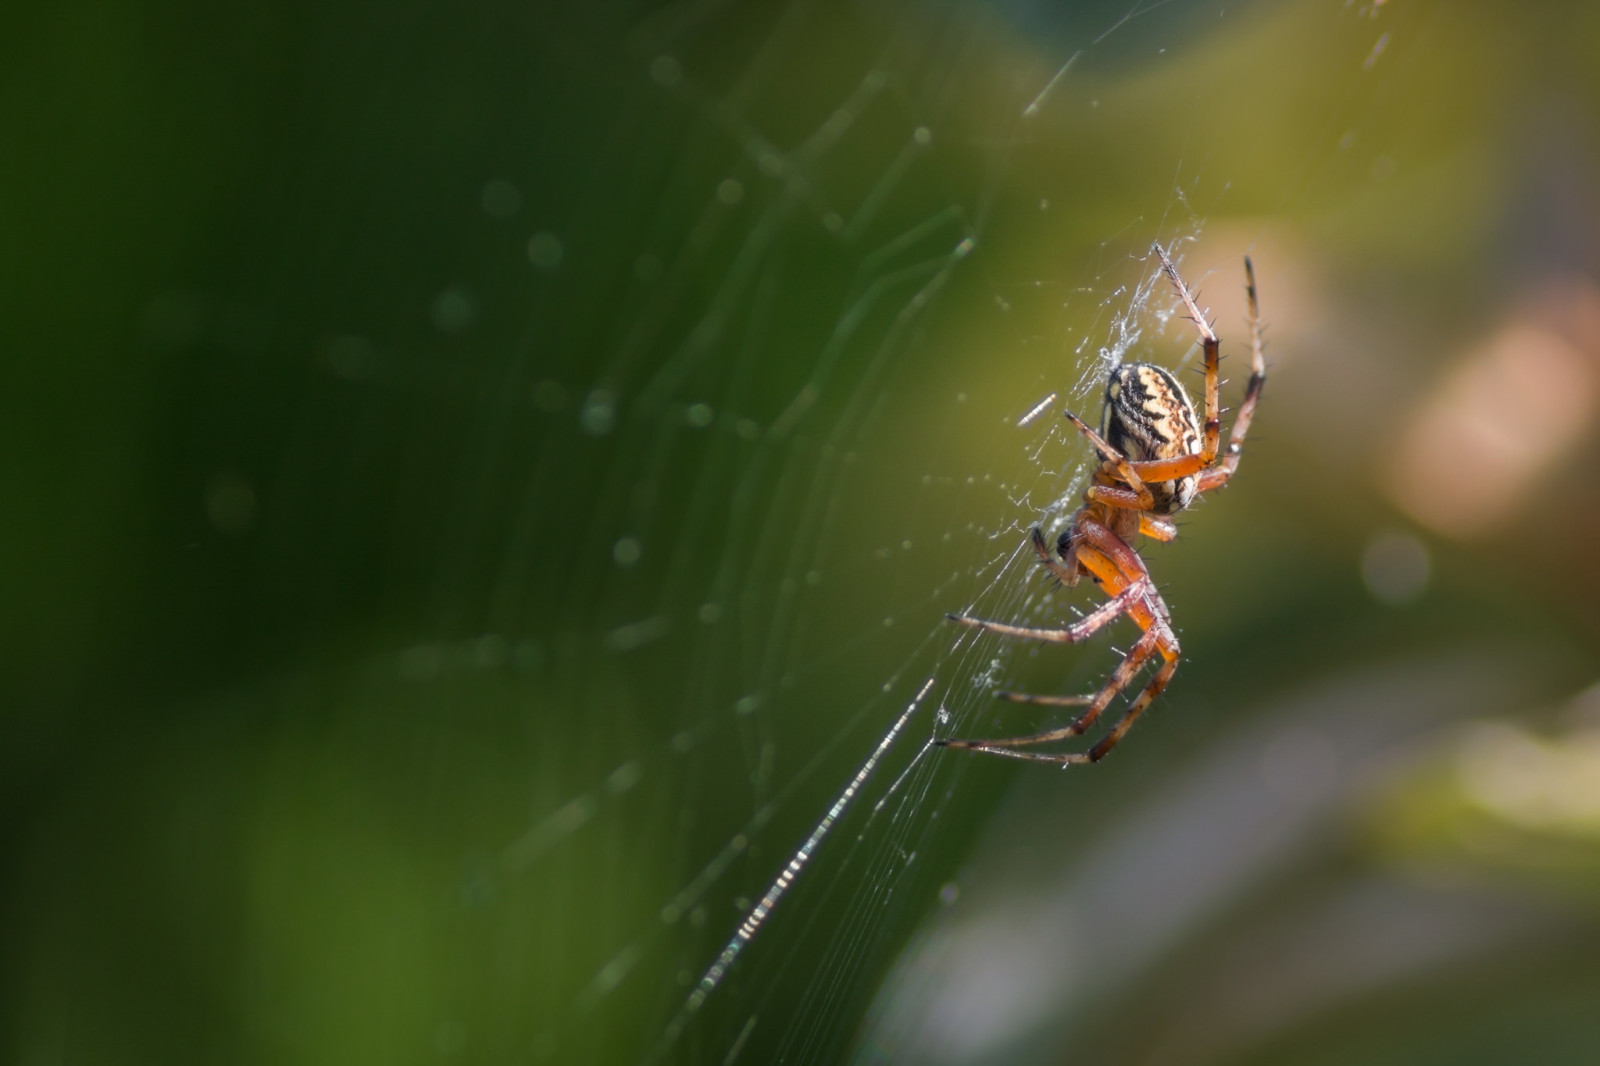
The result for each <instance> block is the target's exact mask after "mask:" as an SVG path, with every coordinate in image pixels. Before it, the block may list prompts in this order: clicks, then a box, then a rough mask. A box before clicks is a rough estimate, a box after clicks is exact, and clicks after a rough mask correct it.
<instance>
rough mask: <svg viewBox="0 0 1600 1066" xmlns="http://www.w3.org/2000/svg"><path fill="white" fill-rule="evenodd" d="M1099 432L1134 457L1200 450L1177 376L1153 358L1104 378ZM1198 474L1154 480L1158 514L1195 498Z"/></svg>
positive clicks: (1162, 456)
mask: <svg viewBox="0 0 1600 1066" xmlns="http://www.w3.org/2000/svg"><path fill="white" fill-rule="evenodd" d="M1100 435H1101V436H1102V437H1104V438H1105V439H1106V441H1107V443H1109V444H1110V445H1111V446H1112V447H1113V448H1115V449H1117V450H1118V451H1119V452H1121V453H1122V454H1123V455H1125V456H1127V457H1128V458H1129V459H1131V460H1133V461H1134V462H1136V463H1137V462H1144V461H1147V460H1150V459H1177V458H1179V457H1180V456H1185V455H1194V454H1197V453H1198V452H1199V451H1200V424H1199V421H1198V420H1197V419H1196V418H1195V416H1194V405H1193V404H1191V403H1190V402H1189V396H1188V394H1187V393H1185V392H1184V391H1183V386H1182V385H1180V384H1178V379H1177V378H1175V377H1173V376H1172V375H1171V374H1170V373H1168V372H1167V371H1165V370H1163V369H1162V368H1161V367H1159V366H1154V365H1152V364H1150V363H1124V364H1123V365H1122V366H1119V367H1117V368H1116V369H1115V370H1113V371H1112V372H1111V377H1110V380H1108V381H1107V382H1106V412H1105V419H1104V421H1103V423H1102V425H1101V430H1100ZM1197 484H1198V476H1197V475H1191V476H1189V477H1185V478H1178V479H1177V480H1175V481H1159V482H1151V483H1150V491H1151V493H1152V494H1153V495H1154V496H1155V498H1156V505H1155V507H1154V508H1152V510H1153V511H1154V513H1156V514H1162V515H1168V514H1175V513H1177V512H1178V511H1181V510H1183V509H1184V508H1185V507H1187V506H1189V502H1190V501H1191V500H1193V499H1194V492H1195V487H1196V485H1197Z"/></svg>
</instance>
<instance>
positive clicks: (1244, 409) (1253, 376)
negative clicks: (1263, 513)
mask: <svg viewBox="0 0 1600 1066" xmlns="http://www.w3.org/2000/svg"><path fill="white" fill-rule="evenodd" d="M1244 276H1245V292H1246V293H1247V294H1248V295H1249V298H1250V383H1249V384H1248V385H1246V386H1245V388H1244V402H1243V403H1241V404H1240V405H1239V413H1238V414H1236V415H1234V416H1233V431H1232V432H1231V433H1229V434H1228V446H1227V447H1226V448H1224V449H1223V451H1222V461H1221V462H1219V463H1217V465H1216V466H1214V467H1212V468H1211V469H1210V470H1207V471H1206V472H1205V473H1203V474H1201V475H1200V483H1199V484H1198V485H1197V486H1195V491H1196V493H1201V492H1205V491H1207V490H1208V489H1214V488H1219V487H1221V486H1223V485H1226V484H1227V483H1228V479H1229V478H1230V477H1232V476H1233V472H1234V471H1235V470H1237V469H1238V468H1239V454H1240V453H1241V452H1242V451H1243V450H1244V436H1245V434H1246V433H1248V432H1250V420H1251V419H1252V418H1254V417H1255V413H1256V401H1257V400H1259V399H1260V398H1261V388H1262V386H1264V385H1265V384H1266V383H1267V360H1266V356H1265V354H1264V352H1263V351H1262V347H1261V308H1260V307H1259V306H1258V305H1257V303H1256V271H1255V267H1253V266H1252V265H1251V264H1250V258H1249V256H1246V257H1245V261H1244Z"/></svg>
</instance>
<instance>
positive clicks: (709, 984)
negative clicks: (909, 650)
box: [652, 677, 934, 1058]
mask: <svg viewBox="0 0 1600 1066" xmlns="http://www.w3.org/2000/svg"><path fill="white" fill-rule="evenodd" d="M933 681H934V679H933V678H931V677H930V678H928V680H926V681H924V682H923V683H922V688H920V689H918V690H917V694H916V695H915V696H913V697H912V698H911V702H910V703H908V704H906V709H905V710H904V711H901V712H900V717H899V718H897V719H896V720H895V723H894V725H892V726H891V727H890V728H889V731H888V732H887V733H885V734H884V735H883V739H882V740H880V741H879V742H878V746H877V748H875V749H874V750H873V752H872V754H871V755H869V756H868V757H867V761H866V762H864V763H862V764H861V768H860V769H859V770H857V771H856V775H855V777H853V778H851V779H850V783H849V784H848V785H846V786H845V789H844V791H843V792H841V793H839V798H838V799H836V800H834V801H833V806H832V807H830V808H828V813H827V814H825V815H823V816H822V821H820V822H818V823H817V827H816V828H815V829H813V830H812V831H811V835H810V836H809V837H807V838H806V842H805V843H804V844H801V845H800V849H799V850H798V851H796V852H795V853H794V857H793V858H791V859H790V860H789V863H788V865H787V866H785V867H784V868H783V871H782V872H781V873H779V874H778V876H777V878H776V879H774V880H773V882H772V884H771V885H770V886H769V887H768V888H767V891H766V894H765V895H763V896H762V897H761V902H760V903H757V904H756V905H755V906H754V907H753V908H751V910H750V913H749V914H747V915H745V919H744V921H743V922H740V923H739V928H738V929H737V930H736V931H735V932H734V934H733V939H731V940H729V941H728V946H727V947H725V948H723V949H722V954H720V955H718V956H717V961H715V962H713V963H712V964H711V966H710V968H709V969H707V970H706V972H705V976H704V977H702V978H700V983H699V984H698V985H697V986H696V987H695V990H694V991H693V992H691V993H689V998H688V999H687V1000H685V1001H684V1004H683V1006H682V1007H681V1008H680V1009H679V1010H678V1014H677V1016H676V1017H674V1018H673V1019H672V1023H671V1024H670V1025H668V1026H667V1031H666V1033H665V1035H664V1036H663V1038H662V1044H663V1045H666V1044H670V1043H671V1042H672V1041H673V1040H674V1039H676V1038H677V1035H678V1033H679V1032H681V1031H682V1029H683V1026H684V1024H685V1023H686V1022H687V1021H688V1018H689V1015H691V1014H693V1013H694V1012H695V1011H697V1010H699V1009H700V1006H701V1004H703V1003H705V1001H706V997H707V996H709V995H710V994H711V993H712V992H714V991H716V988H717V986H718V985H719V984H721V983H722V979H723V977H725V976H726V975H727V973H728V969H729V967H731V966H732V965H733V962H734V960H735V959H737V958H738V957H739V953H740V952H741V951H743V950H744V948H745V945H746V944H748V943H750V941H751V940H752V939H754V938H755V935H756V933H758V932H759V931H760V930H761V926H762V924H763V923H765V922H766V920H767V918H768V916H770V915H771V914H772V910H773V908H774V907H776V906H777V905H778V901H779V900H781V899H782V898H783V896H784V893H786V892H788V891H789V888H790V886H792V885H793V884H794V882H795V879H796V878H797V877H799V876H800V871H801V870H803V869H804V868H805V865H806V863H807V862H808V861H810V859H811V856H812V853H813V852H815V851H816V849H817V846H818V845H819V844H821V843H822V840H823V838H824V837H826V836H827V835H828V833H829V832H830V831H831V830H832V829H833V827H834V825H835V824H837V822H838V821H839V819H840V817H842V816H843V815H844V812H845V810H846V809H848V808H849V806H850V804H851V802H852V801H853V800H854V799H855V798H856V794H857V793H858V792H860V791H861V786H862V785H864V784H866V783H867V778H869V777H871V776H872V772H873V771H874V770H876V769H877V768H878V763H879V762H880V761H881V760H882V759H883V756H884V754H885V753H887V752H888V750H889V746H890V745H892V744H893V743H894V741H895V738H896V737H898V736H899V735H900V731H901V730H902V729H904V728H905V724H906V723H907V722H908V721H910V720H911V715H912V714H913V713H914V712H915V711H916V709H917V706H918V705H919V704H921V703H922V700H923V698H924V697H926V696H927V695H928V691H929V690H930V689H932V688H933ZM658 1050H659V1049H658ZM654 1057H655V1056H652V1058H654Z"/></svg>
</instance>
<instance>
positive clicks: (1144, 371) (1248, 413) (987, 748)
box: [938, 244, 1267, 766]
mask: <svg viewBox="0 0 1600 1066" xmlns="http://www.w3.org/2000/svg"><path fill="white" fill-rule="evenodd" d="M1153 248H1154V250H1155V253H1156V255H1157V256H1159V257H1160V259H1161V267H1162V269H1163V270H1164V271H1166V274H1167V277H1168V278H1169V279H1170V280H1171V281H1172V285H1173V288H1174V289H1176V290H1177V293H1178V297H1179V300H1180V301H1181V303H1182V305H1183V309H1184V313H1185V315H1186V316H1187V317H1188V319H1189V321H1190V322H1191V323H1193V324H1194V327H1195V329H1196V330H1197V331H1198V332H1199V334H1200V343H1201V347H1202V348H1203V349H1204V352H1205V418H1204V421H1203V422H1202V421H1201V420H1200V419H1199V418H1197V417H1196V415H1195V409H1194V404H1193V403H1191V402H1190V400H1189V397H1188V394H1187V393H1185V392H1184V390H1183V386H1182V385H1180V384H1179V383H1178V379H1177V378H1175V377H1174V376H1173V375H1172V374H1171V373H1169V372H1168V371H1166V370H1164V369H1162V368H1161V367H1158V366H1155V365H1154V364H1151V363H1125V364H1123V365H1121V366H1118V367H1115V368H1114V369H1113V370H1112V371H1111V373H1110V375H1109V376H1108V378H1107V381H1106V392H1105V413H1104V416H1103V418H1102V419H1101V423H1100V426H1101V429H1100V432H1099V433H1096V432H1095V431H1094V430H1092V429H1090V428H1089V426H1088V425H1086V424H1085V423H1084V422H1083V420H1082V419H1080V418H1078V417H1077V416H1076V415H1074V414H1072V413H1071V412H1070V411H1069V412H1066V417H1067V418H1068V420H1070V421H1071V422H1072V423H1073V425H1075V426H1076V427H1077V428H1078V431H1079V432H1080V433H1082V434H1083V436H1084V437H1086V438H1088V440H1089V442H1090V443H1091V444H1092V445H1093V446H1094V447H1095V449H1096V450H1097V451H1098V452H1099V453H1100V455H1101V458H1102V459H1103V462H1101V464H1100V466H1099V467H1098V468H1096V470H1095V472H1094V475H1093V477H1092V478H1091V479H1090V483H1089V487H1088V489H1087V490H1085V492H1084V503H1083V506H1082V507H1080V508H1079V509H1078V511H1077V512H1076V513H1075V514H1074V515H1073V516H1072V520H1071V522H1070V523H1069V524H1068V526H1067V528H1066V529H1065V530H1063V531H1062V533H1061V535H1060V537H1059V538H1058V539H1057V541H1056V544H1055V546H1054V548H1053V549H1052V548H1051V547H1050V546H1049V545H1047V543H1046V541H1045V536H1044V532H1043V531H1042V530H1040V529H1037V528H1035V529H1034V530H1033V534H1032V537H1031V540H1032V543H1033V549H1034V552H1035V553H1036V554H1037V555H1038V556H1039V561H1040V563H1042V564H1043V566H1044V567H1045V569H1046V570H1048V571H1049V572H1050V573H1051V574H1053V575H1054V576H1055V577H1056V578H1057V579H1058V580H1060V581H1061V582H1062V583H1063V584H1066V585H1075V584H1077V582H1078V578H1079V577H1080V576H1082V575H1083V574H1085V573H1087V574H1088V575H1089V576H1090V577H1091V578H1092V579H1093V580H1094V581H1095V583H1096V584H1098V585H1099V586H1100V588H1101V589H1102V590H1104V591H1105V592H1106V594H1107V595H1108V596H1109V597H1110V598H1109V599H1107V601H1106V602H1105V603H1103V604H1101V605H1100V606H1099V607H1096V608H1095V609H1094V610H1092V611H1090V612H1089V613H1088V614H1086V615H1084V616H1083V617H1082V618H1080V619H1079V620H1078V621H1076V622H1073V623H1071V624H1070V625H1067V626H1064V627H1062V628H1059V629H1047V628H1039V627H1035V626H1020V625H1013V624H1011V623H1007V622H996V621H989V620H987V619H982V618H976V617H973V616H972V615H969V614H965V613H963V614H953V615H950V616H949V617H950V618H951V619H952V620H953V621H956V622H959V623H961V624H962V625H965V626H969V627H971V628H973V629H977V630H980V631H984V632H989V633H994V634H997V635H999V636H1006V637H1016V638H1022V639H1030V640H1043V641H1049V642H1052V643H1057V644H1076V643H1078V642H1080V641H1083V640H1087V639H1088V638H1089V637H1090V636H1092V635H1093V634H1094V633H1096V632H1097V631H1098V630H1100V629H1101V628H1103V627H1104V626H1106V625H1108V624H1109V623H1111V622H1112V621H1115V620H1116V619H1117V618H1119V617H1121V616H1122V615H1124V614H1126V615H1127V616H1128V617H1129V618H1131V619H1132V620H1133V622H1134V624H1135V625H1137V626H1138V627H1139V629H1140V630H1141V634H1140V636H1139V639H1138V640H1137V641H1136V642H1135V643H1134V644H1133V646H1132V647H1131V648H1129V649H1128V653H1127V655H1126V656H1125V657H1124V658H1123V660H1122V662H1121V663H1119V664H1118V665H1117V667H1116V669H1115V670H1113V671H1112V673H1111V677H1110V678H1108V679H1107V680H1106V682H1105V684H1104V685H1103V686H1102V687H1101V689H1100V691H1099V692H1097V693H1095V694H1094V695H1093V696H1035V695H1029V694H1027V693H1018V692H1002V693H1000V695H1001V696H1002V697H1004V698H1006V699H1009V700H1011V701H1013V702H1016V703H1032V704H1041V705H1045V706H1056V707H1062V706H1074V707H1084V708H1085V709H1084V710H1083V711H1082V712H1081V713H1080V714H1079V715H1078V716H1077V718H1075V719H1074V720H1073V721H1072V722H1070V723H1068V724H1067V725H1065V726H1062V727H1060V728H1057V729H1052V730H1048V731H1046V732H1043V733H1035V734H1031V735H1028V736H1021V737H997V738H993V739H989V740H949V739H947V740H940V741H939V742H938V743H939V744H940V745H941V746H943V747H951V748H966V749H969V750H971V751H981V752H987V753H989V754H992V755H1005V756H1008V757H1010V758H1014V759H1027V760H1030V761H1033V762H1046V763H1055V764H1057V765H1061V766H1071V765H1075V764H1079V763H1088V762H1098V761H1099V760H1100V759H1102V758H1104V757H1105V755H1106V754H1107V753H1108V752H1109V751H1111V749H1112V748H1114V747H1115V746H1116V745H1117V742H1118V741H1119V740H1121V739H1122V737H1123V736H1124V735H1125V734H1126V733H1127V732H1128V730H1129V729H1130V728H1131V727H1132V726H1133V723H1134V722H1135V721H1137V720H1138V718H1139V716H1140V715H1141V714H1143V713H1144V710H1145V708H1147V707H1148V706H1149V705H1150V703H1151V701H1153V700H1154V699H1155V698H1156V696H1157V695H1159V694H1160V693H1161V691H1162V689H1164V688H1166V686H1167V683H1168V682H1169V681H1171V680H1172V675H1173V673H1174V672H1175V671H1176V670H1177V668H1178V658H1179V646H1178V638H1177V635H1176V634H1175V633H1174V632H1173V629H1172V614H1171V612H1170V611H1169V610H1168V609H1167V604H1166V601H1165V600H1163V599H1162V598H1161V594H1160V593H1159V592H1157V591H1156V588H1155V585H1154V583H1153V582H1152V581H1151V580H1150V572H1149V570H1147V569H1146V568H1145V565H1144V561H1143V560H1142V559H1141V558H1140V557H1139V554H1138V552H1136V551H1134V549H1133V546H1132V545H1133V543H1134V542H1135V541H1137V539H1138V537H1139V536H1140V535H1141V534H1142V535H1144V536H1147V537H1150V538H1152V539H1154V540H1159V541H1168V540H1171V539H1172V538H1173V537H1175V536H1177V535H1178V527H1177V526H1176V525H1174V524H1173V523H1172V521H1171V520H1170V518H1169V517H1168V516H1170V515H1174V514H1177V513H1178V512H1179V511H1181V510H1183V509H1184V508H1185V507H1188V506H1189V505H1190V504H1191V503H1193V502H1194V500H1195V499H1196V498H1197V497H1198V496H1200V495H1201V494H1202V493H1205V492H1207V491H1209V490H1211V489H1215V488H1220V487H1221V486H1223V485H1226V484H1227V483H1228V479H1229V478H1231V477H1232V476H1233V472H1234V471H1235V470H1236V469H1238V466H1239V456H1240V454H1241V452H1242V450H1243V445H1244V438H1245V434H1246V433H1247V432H1248V431H1249V429H1250V421H1251V419H1252V418H1253V417H1254V415H1255V408H1256V401H1257V400H1258V399H1259V398H1260V396H1261V389H1262V386H1263V385H1264V384H1265V383H1266V378H1267V372H1266V361H1265V358H1264V356H1263V353H1262V347H1261V320H1260V314H1259V312H1258V310H1257V306H1256V284H1255V273H1254V270H1253V268H1252V267H1251V265H1250V260H1249V259H1246V260H1245V261H1244V269H1245V278H1246V282H1247V290H1246V291H1247V292H1248V294H1249V301H1250V363H1251V374H1250V381H1249V383H1248V384H1247V385H1246V386H1245V395H1244V401H1243V402H1242V403H1241V404H1240V405H1239V413H1238V415H1237V416H1235V418H1234V422H1233V431H1232V433H1231V434H1230V435H1229V439H1228V444H1227V447H1226V448H1222V447H1219V446H1220V443H1221V419H1220V409H1219V407H1218V397H1217V394H1218V391H1219V382H1218V379H1217V364H1218V359H1219V356H1218V349H1219V347H1220V342H1219V341H1218V339H1217V335H1216V333H1215V331H1213V330H1212V328H1211V326H1210V324H1209V323H1208V322H1207V321H1206V320H1205V317H1204V316H1203V315H1202V314H1201V313H1200V309H1199V307H1197V306H1196V305H1195V302H1194V299H1193V297H1191V296H1190V295H1189V290H1188V288H1187V287H1186V286H1185V285H1184V283H1183V279H1182V278H1181V277H1179V276H1178V271H1177V268H1176V267H1174V266H1173V265H1172V260H1171V259H1169V258H1168V257H1167V253H1166V251H1165V250H1164V249H1163V248H1162V247H1161V246H1160V245H1159V244H1157V245H1154V246H1153ZM1158 657H1159V659H1160V663H1161V665H1160V666H1159V667H1157V669H1156V672H1155V674H1154V676H1153V677H1151V679H1150V681H1149V682H1148V683H1147V684H1146V685H1145V687H1144V688H1143V689H1142V690H1141V691H1140V692H1139V695H1138V696H1137V697H1136V698H1135V699H1134V700H1133V702H1132V703H1131V704H1130V705H1129V707H1128V710H1127V711H1126V712H1125V713H1124V714H1123V716H1122V718H1121V719H1120V720H1119V721H1118V722H1117V723H1116V725H1114V726H1113V727H1112V728H1111V730H1110V731H1109V732H1107V733H1106V735H1105V736H1104V737H1102V738H1101V739H1100V740H1099V741H1097V742H1096V743H1095V744H1094V745H1093V746H1092V747H1090V748H1089V750H1088V751H1084V752H1076V751H1073V752H1045V751H1036V750H1031V749H1033V748H1035V747H1036V746H1038V745H1041V744H1049V743H1052V742H1054V741H1060V740H1066V739H1068V738H1070V737H1075V736H1079V735H1081V734H1083V733H1085V732H1087V731H1088V730H1089V729H1090V728H1091V727H1092V726H1093V725H1094V724H1095V722H1096V721H1097V720H1098V719H1099V718H1100V715H1101V714H1102V713H1103V712H1104V711H1105V709H1106V708H1107V707H1108V706H1109V705H1110V704H1111V702H1112V701H1113V700H1114V699H1116V697H1117V695H1118V694H1119V693H1121V692H1122V691H1123V690H1124V689H1126V688H1127V687H1128V685H1129V684H1130V683H1131V682H1132V681H1133V679H1134V677H1135V676H1137V675H1138V673H1139V671H1140V669H1141V668H1143V667H1144V665H1145V664H1146V663H1148V662H1150V661H1152V660H1153V659H1156V658H1158Z"/></svg>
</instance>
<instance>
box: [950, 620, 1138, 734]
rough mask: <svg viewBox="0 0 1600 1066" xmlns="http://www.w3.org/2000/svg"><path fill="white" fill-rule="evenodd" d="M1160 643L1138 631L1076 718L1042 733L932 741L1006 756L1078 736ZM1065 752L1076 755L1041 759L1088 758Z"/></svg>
mask: <svg viewBox="0 0 1600 1066" xmlns="http://www.w3.org/2000/svg"><path fill="white" fill-rule="evenodd" d="M1160 642H1161V634H1160V632H1159V631H1158V630H1156V629H1153V628H1152V629H1148V630H1146V631H1145V632H1144V633H1143V634H1141V635H1140V637H1139V640H1138V642H1137V643H1135V644H1134V646H1133V647H1132V648H1130V649H1128V654H1127V657H1126V658H1124V659H1123V660H1122V662H1121V663H1119V664H1117V668H1116V670H1114V671H1112V674H1111V677H1110V678H1109V679H1107V681H1106V684H1105V687H1104V688H1102V689H1101V690H1100V691H1099V692H1098V693H1096V694H1095V697H1094V699H1093V700H1092V701H1091V702H1090V703H1089V707H1088V709H1087V710H1085V711H1084V712H1083V713H1082V714H1081V715H1079V716H1078V717H1077V718H1075V719H1073V720H1072V721H1071V722H1069V723H1067V724H1066V725H1064V726H1061V727H1060V728H1058V729H1050V730H1046V731H1045V732H1043V733H1033V734H1030V735H1028V736H1023V737H991V738H989V739H986V740H956V739H950V740H938V741H935V742H934V743H935V744H937V745H938V746H939V747H942V748H962V749H965V750H967V751H984V752H990V753H992V754H997V755H999V754H1007V755H1009V754H1012V752H1011V750H1010V749H1012V748H1025V747H1032V746H1033V745H1035V744H1049V743H1051V742H1052V741H1057V740H1066V739H1067V738H1069V737H1075V736H1079V735H1081V734H1082V733H1083V732H1084V731H1086V730H1087V729H1089V728H1090V727H1091V726H1093V725H1094V723H1095V721H1096V719H1098V718H1099V717H1100V715H1101V714H1102V713H1103V712H1104V711H1105V709H1106V707H1107V706H1109V705H1110V703H1111V701H1112V700H1114V699H1116V698H1117V693H1119V692H1121V691H1122V690H1123V689H1125V688H1127V687H1128V682H1130V681H1132V680H1133V677H1134V675H1135V674H1137V673H1138V672H1139V668H1140V667H1141V666H1143V665H1144V664H1145V662H1146V660H1148V659H1149V658H1150V656H1151V655H1152V654H1153V653H1154V652H1155V650H1156V648H1157V647H1158V645H1159V644H1160ZM1142 698H1143V697H1142V696H1141V699H1142ZM1019 702H1021V701H1019ZM1040 754H1042V753H1040ZM1069 754H1072V755H1075V756H1076V757H1077V758H1076V759H1073V760H1069V759H1066V758H1064V757H1063V756H1057V755H1052V756H1049V757H1046V758H1042V759H1041V761H1049V762H1066V761H1080V760H1082V761H1087V760H1088V756H1087V755H1083V754H1081V753H1076V752H1073V753H1069Z"/></svg>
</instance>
